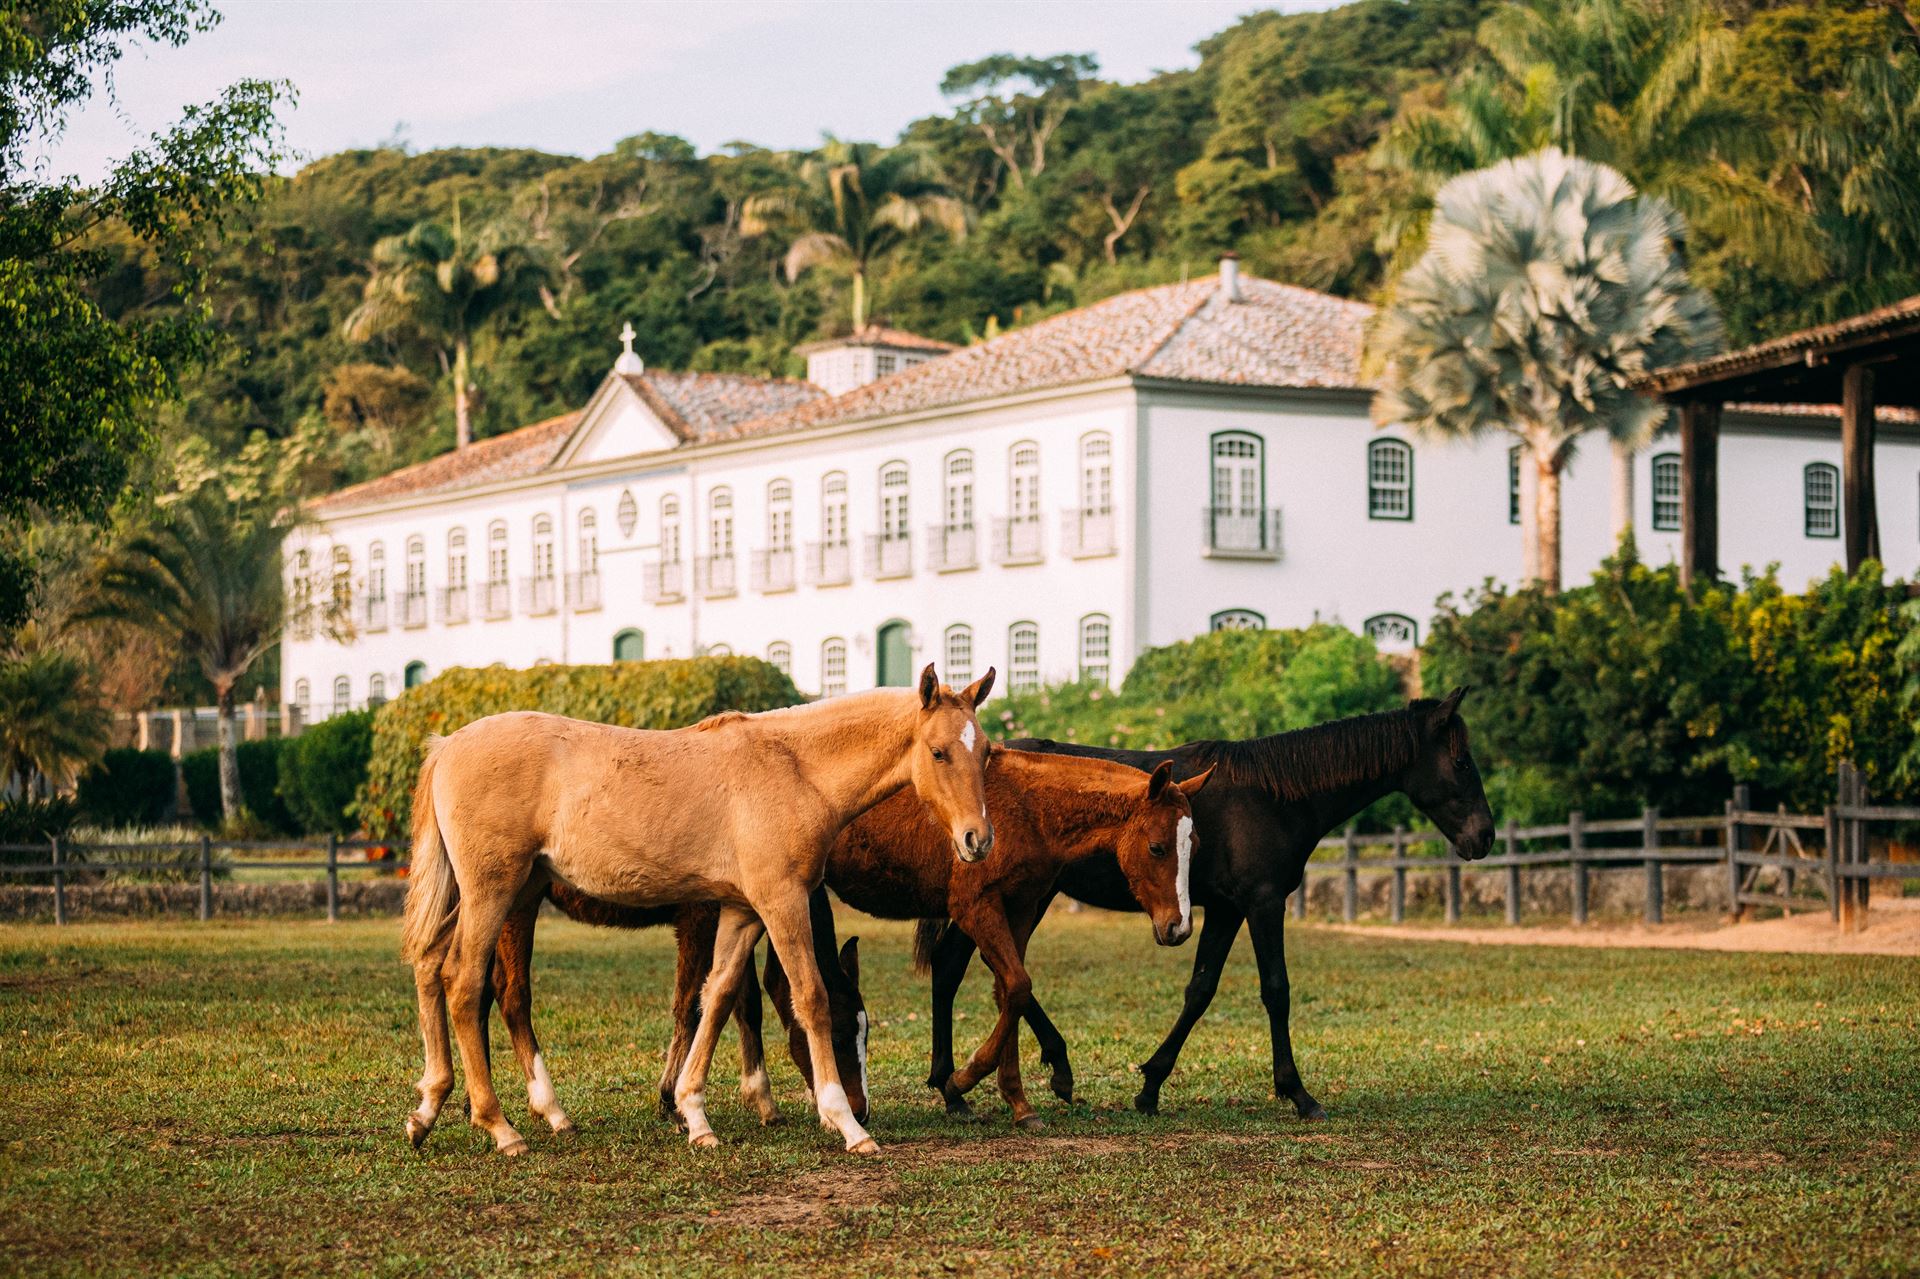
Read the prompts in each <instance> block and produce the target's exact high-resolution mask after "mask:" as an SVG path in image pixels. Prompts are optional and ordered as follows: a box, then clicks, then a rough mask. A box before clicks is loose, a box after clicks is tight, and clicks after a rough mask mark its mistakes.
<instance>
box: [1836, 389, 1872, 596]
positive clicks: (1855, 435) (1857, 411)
mask: <svg viewBox="0 0 1920 1279" xmlns="http://www.w3.org/2000/svg"><path fill="white" fill-rule="evenodd" d="M1873 438H1874V421H1873V366H1872V365H1870V364H1853V365H1849V366H1848V367H1847V371H1846V372H1845V373H1843V374H1842V375H1841V378H1840V456H1841V460H1842V462H1843V463H1844V466H1843V467H1842V471H1841V477H1842V478H1841V499H1840V506H1841V512H1842V515H1843V518H1844V521H1845V523H1844V529H1845V533H1846V539H1847V572H1849V573H1852V572H1855V571H1856V570H1858V569H1859V567H1860V562H1861V561H1862V560H1877V559H1879V558H1880V517H1879V514H1878V512H1877V511H1876V509H1875V503H1874V490H1873Z"/></svg>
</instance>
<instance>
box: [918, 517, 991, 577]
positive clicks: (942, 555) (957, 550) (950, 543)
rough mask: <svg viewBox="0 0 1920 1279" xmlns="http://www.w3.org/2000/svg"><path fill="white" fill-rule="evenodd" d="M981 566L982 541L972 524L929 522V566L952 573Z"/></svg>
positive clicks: (937, 570) (941, 571)
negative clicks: (976, 534) (975, 533)
mask: <svg viewBox="0 0 1920 1279" xmlns="http://www.w3.org/2000/svg"><path fill="white" fill-rule="evenodd" d="M979 566H980V542H979V539H978V538H977V537H976V536H975V535H974V529H973V525H971V524H960V525H953V524H929V525H928V526H927V567H928V568H930V569H932V570H933V571H934V572H936V573H952V572H954V571H956V570H958V569H963V568H978V567H979Z"/></svg>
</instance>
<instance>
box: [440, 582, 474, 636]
mask: <svg viewBox="0 0 1920 1279" xmlns="http://www.w3.org/2000/svg"><path fill="white" fill-rule="evenodd" d="M468 607H469V604H468V599H467V588H466V587H464V586H444V587H442V588H441V589H440V624H441V625H442V626H457V625H458V624H459V623H461V622H464V621H466V620H467V609H468Z"/></svg>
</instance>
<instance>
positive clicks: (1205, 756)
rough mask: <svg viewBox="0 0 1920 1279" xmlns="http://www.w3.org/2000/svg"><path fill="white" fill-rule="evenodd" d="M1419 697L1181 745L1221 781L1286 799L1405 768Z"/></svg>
mask: <svg viewBox="0 0 1920 1279" xmlns="http://www.w3.org/2000/svg"><path fill="white" fill-rule="evenodd" d="M1436 704H1437V703H1434V702H1432V701H1429V700H1426V699H1422V700H1420V701H1415V702H1412V703H1410V704H1409V705H1408V706H1406V707H1405V708H1403V709H1401V710H1393V711H1381V712H1379V713H1377V714H1373V715H1355V716H1352V717H1350V718H1348V719H1336V720H1333V721H1332V722H1330V723H1326V724H1315V725H1314V726H1313V727H1311V728H1299V729H1295V730H1293V731H1292V732H1290V733H1275V734H1273V735H1272V736H1270V737H1250V738H1248V739H1246V740H1245V741H1239V742H1227V741H1201V742H1192V743H1189V744H1188V745H1187V746H1186V747H1185V748H1183V749H1185V750H1186V751H1189V752H1191V753H1192V755H1193V757H1194V759H1195V760H1196V761H1197V762H1198V763H1200V764H1202V765H1207V764H1211V765H1212V766H1213V767H1215V768H1216V769H1218V770H1219V771H1218V773H1217V776H1218V777H1219V778H1220V780H1222V781H1226V782H1232V783H1235V784H1239V785H1246V786H1257V787H1259V788H1261V789H1263V790H1265V791H1267V792H1268V793H1269V794H1272V795H1275V796H1278V797H1279V798H1280V799H1282V800H1285V801H1287V802H1289V803H1298V802H1300V801H1301V800H1305V799H1308V798H1311V797H1312V796H1314V795H1320V794H1325V793H1326V792H1327V791H1330V790H1338V789H1340V788H1341V787H1344V786H1351V785H1355V784H1358V783H1360V782H1365V781H1370V780H1372V779H1374V778H1377V777H1379V776H1381V775H1382V774H1383V773H1388V772H1394V771H1397V770H1399V769H1402V768H1405V767H1406V766H1407V765H1408V764H1411V763H1412V762H1413V760H1414V756H1415V754H1416V753H1417V751H1418V750H1419V745H1420V732H1419V724H1420V715H1421V712H1422V711H1423V710H1424V709H1425V708H1427V707H1431V706H1434V705H1436Z"/></svg>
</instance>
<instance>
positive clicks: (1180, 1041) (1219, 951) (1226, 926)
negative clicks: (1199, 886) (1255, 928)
mask: <svg viewBox="0 0 1920 1279" xmlns="http://www.w3.org/2000/svg"><path fill="white" fill-rule="evenodd" d="M1242 918H1243V916H1242V915H1241V913H1240V911H1239V909H1238V908H1236V907H1234V906H1231V905H1228V904H1226V903H1224V902H1223V903H1221V904H1219V905H1209V906H1208V907H1207V908H1206V913H1205V916H1204V917H1203V918H1202V920H1201V923H1200V941H1199V943H1198V944H1197V945H1195V947H1194V955H1193V976H1191V977H1189V978H1188V979H1187V993H1186V999H1185V1002H1184V1003H1182V1004H1181V1006H1180V1016H1179V1017H1178V1018H1177V1019H1176V1020H1175V1021H1174V1023H1173V1029H1172V1030H1170V1031H1168V1032H1167V1037H1166V1038H1165V1039H1164V1040H1162V1041H1161V1043H1160V1047H1158V1048H1156V1049H1155V1050H1154V1053H1153V1056H1151V1057H1149V1058H1147V1060H1146V1061H1145V1062H1143V1063H1142V1064H1141V1066H1140V1075H1141V1084H1140V1095H1139V1096H1137V1097H1135V1098H1134V1099H1133V1108H1134V1109H1135V1110H1137V1111H1139V1112H1140V1113H1141V1114H1143V1115H1153V1114H1158V1113H1159V1111H1160V1085H1162V1084H1164V1083H1166V1082H1167V1076H1168V1075H1171V1074H1172V1073H1173V1067H1174V1063H1175V1062H1177V1061H1179V1060H1180V1049H1181V1048H1182V1047H1184V1046H1185V1045H1186V1042H1187V1036H1188V1035H1190V1034H1192V1033H1193V1028H1194V1026H1195V1025H1197V1024H1198V1023H1199V1021H1200V1018H1201V1017H1203V1016H1205V1015H1206V1011H1207V1005H1209V1004H1211V1003H1212V1002H1213V995H1214V992H1215V991H1217V990H1219V989H1220V973H1221V970H1222V969H1224V968H1225V967H1226V964H1227V955H1228V954H1229V953H1230V952H1231V951H1232V950H1233V939H1234V938H1235V937H1238V936H1239V935H1240V921H1241V919H1242ZM1283 980H1284V978H1283ZM1282 1020H1283V1022H1284V1018H1283V1019H1282Z"/></svg>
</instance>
